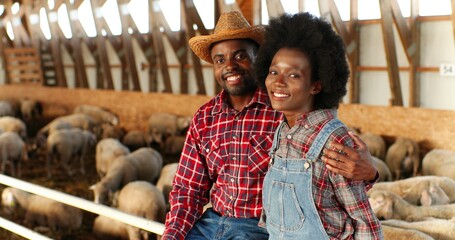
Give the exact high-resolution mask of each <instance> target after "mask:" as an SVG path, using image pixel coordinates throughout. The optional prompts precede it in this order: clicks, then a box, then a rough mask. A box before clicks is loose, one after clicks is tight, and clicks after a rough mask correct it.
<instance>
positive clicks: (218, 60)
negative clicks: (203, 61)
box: [215, 59, 224, 64]
mask: <svg viewBox="0 0 455 240" xmlns="http://www.w3.org/2000/svg"><path fill="white" fill-rule="evenodd" d="M215 63H216V64H222V63H224V59H216V60H215Z"/></svg>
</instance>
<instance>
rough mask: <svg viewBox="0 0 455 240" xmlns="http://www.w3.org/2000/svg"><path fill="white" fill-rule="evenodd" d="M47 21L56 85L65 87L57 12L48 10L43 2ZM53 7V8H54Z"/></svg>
mask: <svg viewBox="0 0 455 240" xmlns="http://www.w3.org/2000/svg"><path fill="white" fill-rule="evenodd" d="M44 9H45V10H46V16H47V22H48V23H49V28H50V32H51V35H52V38H51V40H50V52H51V55H52V59H53V62H54V68H55V76H56V85H57V86H60V87H67V86H68V84H67V82H66V74H65V70H64V68H63V58H62V52H61V49H60V48H61V42H62V40H61V39H62V36H60V33H61V29H60V27H59V26H58V23H57V12H56V11H54V10H52V11H51V10H50V9H49V6H48V5H47V4H45V7H44ZM54 9H55V8H54Z"/></svg>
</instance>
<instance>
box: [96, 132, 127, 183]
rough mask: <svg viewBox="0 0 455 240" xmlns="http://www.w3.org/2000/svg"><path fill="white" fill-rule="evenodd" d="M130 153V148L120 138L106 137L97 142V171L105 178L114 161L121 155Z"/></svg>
mask: <svg viewBox="0 0 455 240" xmlns="http://www.w3.org/2000/svg"><path fill="white" fill-rule="evenodd" d="M129 153H130V150H129V149H128V148H127V147H126V146H125V145H123V144H122V143H121V142H120V141H119V140H117V139H114V138H105V139H102V140H101V141H99V142H98V143H97V144H96V155H95V158H96V172H97V173H98V175H99V176H100V178H103V177H104V176H105V175H106V172H107V170H108V169H109V167H110V166H111V164H112V162H113V161H114V160H115V159H116V158H117V157H119V156H124V155H127V154H129Z"/></svg>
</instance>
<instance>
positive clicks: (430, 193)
mask: <svg viewBox="0 0 455 240" xmlns="http://www.w3.org/2000/svg"><path fill="white" fill-rule="evenodd" d="M360 136H361V137H362V139H363V140H364V141H365V142H366V144H367V146H368V148H369V149H370V152H371V154H372V155H373V157H374V162H375V164H376V167H377V168H378V171H379V173H380V176H381V177H380V181H379V182H378V183H376V184H375V185H374V186H373V187H372V188H371V189H370V190H369V191H368V192H367V194H368V196H369V199H370V204H371V206H372V208H373V211H374V213H375V214H376V216H377V217H378V218H379V219H380V220H381V224H382V227H383V231H384V235H385V239H393V240H401V239H403V240H405V239H406V240H424V239H425V240H429V239H441V240H446V239H447V240H449V239H455V171H454V170H455V152H453V151H450V150H444V149H433V150H431V151H429V152H428V153H426V154H425V155H424V157H423V158H421V157H420V156H421V152H420V149H419V145H418V143H417V142H415V141H413V140H411V139H408V138H402V137H398V138H396V139H395V141H394V142H393V143H392V145H390V146H389V147H388V148H386V144H385V141H384V139H383V138H382V137H381V136H379V135H376V134H372V133H364V134H361V135H360Z"/></svg>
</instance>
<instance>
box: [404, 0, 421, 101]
mask: <svg viewBox="0 0 455 240" xmlns="http://www.w3.org/2000/svg"><path fill="white" fill-rule="evenodd" d="M418 15H419V3H418V1H417V0H412V1H411V28H410V29H411V43H412V44H413V45H414V48H415V50H414V53H413V54H412V55H411V60H410V62H409V68H410V69H411V70H410V72H409V107H419V106H420V85H421V84H420V79H419V76H420V74H418V72H417V69H418V68H419V66H420V37H421V36H420V32H421V30H420V23H419V22H417V17H418ZM408 49H409V48H408ZM407 52H408V51H407Z"/></svg>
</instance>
